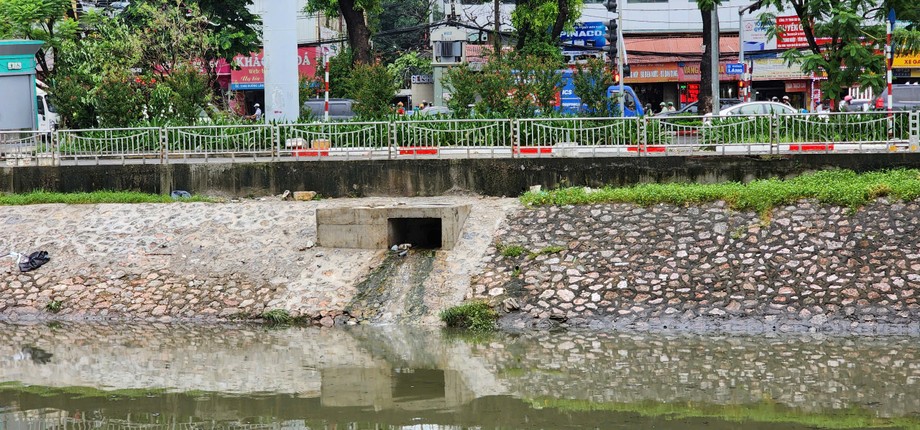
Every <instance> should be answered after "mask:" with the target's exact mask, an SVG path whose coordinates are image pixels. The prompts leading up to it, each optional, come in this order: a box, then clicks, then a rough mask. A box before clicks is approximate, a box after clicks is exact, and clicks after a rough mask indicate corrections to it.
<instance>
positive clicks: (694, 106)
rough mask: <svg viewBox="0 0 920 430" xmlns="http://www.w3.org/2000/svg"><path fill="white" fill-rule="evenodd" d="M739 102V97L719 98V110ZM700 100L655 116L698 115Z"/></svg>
mask: <svg viewBox="0 0 920 430" xmlns="http://www.w3.org/2000/svg"><path fill="white" fill-rule="evenodd" d="M739 103H741V99H719V110H722V109H725V108H729V107H732V106H734V105H736V104H739ZM699 109H700V102H698V101H696V102H693V103H690V104H688V105H686V106H684V107H682V108H680V109H678V110H676V111H674V112H661V113H659V114H658V115H655V116H673V115H682V114H683V115H699Z"/></svg>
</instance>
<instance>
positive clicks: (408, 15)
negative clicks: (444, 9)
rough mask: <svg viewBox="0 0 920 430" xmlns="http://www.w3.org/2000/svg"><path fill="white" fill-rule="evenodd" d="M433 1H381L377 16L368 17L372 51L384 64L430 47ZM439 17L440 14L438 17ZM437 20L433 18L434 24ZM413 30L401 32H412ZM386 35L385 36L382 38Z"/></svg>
mask: <svg viewBox="0 0 920 430" xmlns="http://www.w3.org/2000/svg"><path fill="white" fill-rule="evenodd" d="M434 2H435V0H380V6H381V7H380V13H379V14H376V15H373V16H371V17H369V20H370V23H371V27H372V32H373V33H374V35H373V36H372V38H373V40H374V47H375V48H376V51H377V53H378V55H379V56H380V58H381V59H382V60H383V61H384V62H385V63H390V62H392V61H395V60H396V59H398V58H400V57H402V56H403V55H406V54H409V53H411V52H417V51H421V50H426V49H428V47H429V40H428V29H427V28H425V27H424V26H425V25H426V24H428V17H429V14H430V13H431V12H432V8H433V7H434ZM438 15H439V14H438ZM438 19H439V17H435V20H436V21H437V20H438ZM413 27H415V29H414V30H410V31H404V30H405V29H409V28H413ZM384 33H385V34H384Z"/></svg>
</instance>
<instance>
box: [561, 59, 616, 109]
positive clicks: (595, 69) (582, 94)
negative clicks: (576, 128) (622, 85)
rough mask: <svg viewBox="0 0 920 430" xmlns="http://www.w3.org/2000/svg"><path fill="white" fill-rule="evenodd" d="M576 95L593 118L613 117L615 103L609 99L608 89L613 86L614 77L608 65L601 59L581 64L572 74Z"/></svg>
mask: <svg viewBox="0 0 920 430" xmlns="http://www.w3.org/2000/svg"><path fill="white" fill-rule="evenodd" d="M572 81H573V83H574V84H575V95H577V96H578V98H580V99H581V103H582V104H583V105H585V106H587V113H588V114H589V115H592V116H613V114H614V113H615V112H614V110H613V103H611V102H610V100H609V99H608V98H607V88H608V87H609V86H611V85H613V77H612V76H611V74H610V71H609V70H607V67H606V65H605V64H604V62H603V61H601V60H599V59H596V58H595V59H590V60H588V62H587V63H585V64H579V65H578V68H577V69H575V72H574V73H573V74H572Z"/></svg>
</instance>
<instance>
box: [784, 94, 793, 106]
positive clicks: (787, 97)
mask: <svg viewBox="0 0 920 430" xmlns="http://www.w3.org/2000/svg"><path fill="white" fill-rule="evenodd" d="M783 104H784V105H786V106H789V107H792V101H790V100H789V96H783Z"/></svg>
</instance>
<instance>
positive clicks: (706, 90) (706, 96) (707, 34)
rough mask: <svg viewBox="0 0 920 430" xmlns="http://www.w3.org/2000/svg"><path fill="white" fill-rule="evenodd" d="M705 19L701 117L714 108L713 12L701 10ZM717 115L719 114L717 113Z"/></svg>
mask: <svg viewBox="0 0 920 430" xmlns="http://www.w3.org/2000/svg"><path fill="white" fill-rule="evenodd" d="M700 15H701V16H702V17H703V46H704V47H705V49H704V50H703V58H701V59H700V102H699V105H698V106H699V109H698V112H699V114H700V115H705V114H707V113H713V106H712V76H710V73H709V69H710V68H711V67H712V45H713V43H712V42H713V40H712V10H703V8H700ZM716 113H717V112H716Z"/></svg>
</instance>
